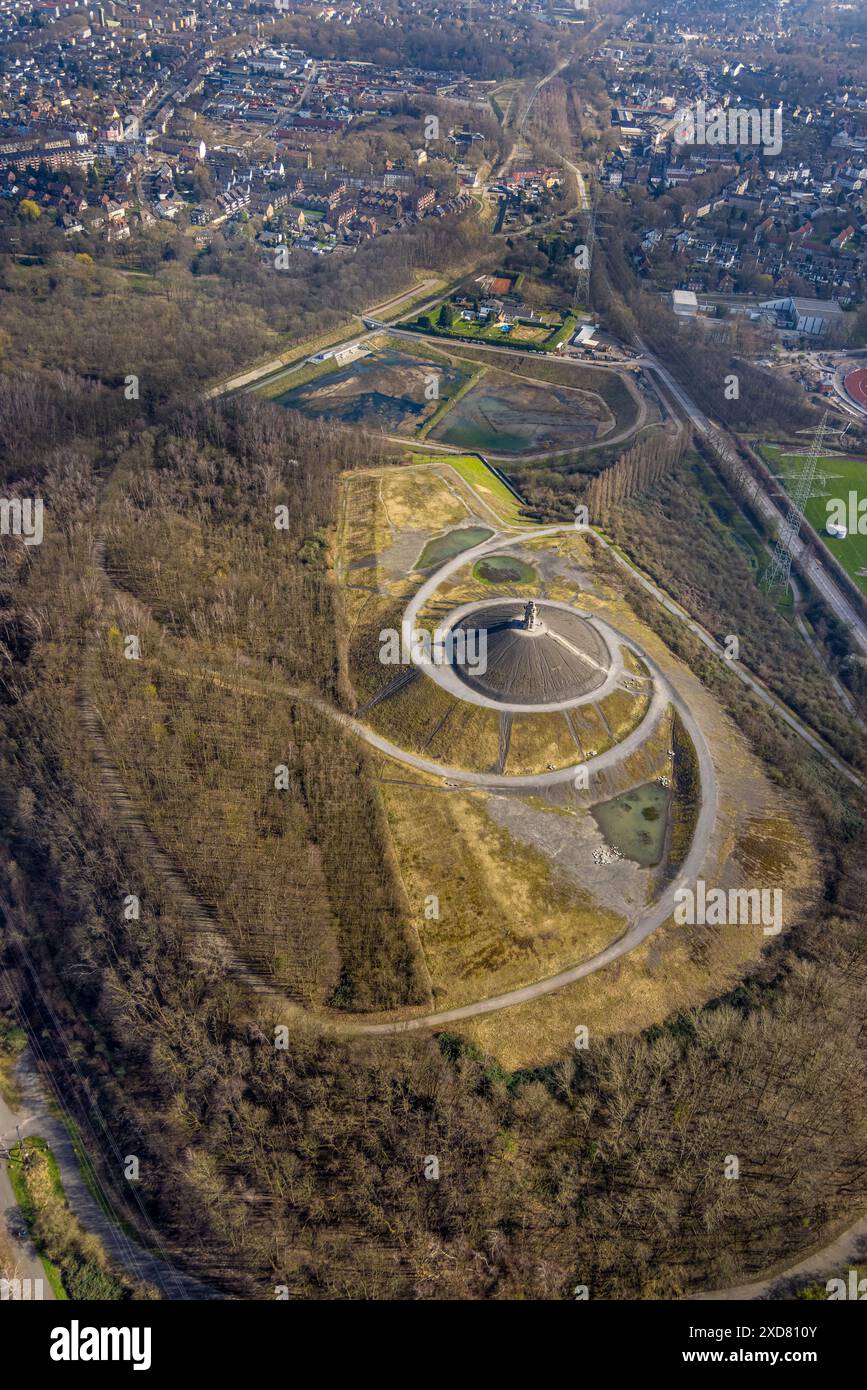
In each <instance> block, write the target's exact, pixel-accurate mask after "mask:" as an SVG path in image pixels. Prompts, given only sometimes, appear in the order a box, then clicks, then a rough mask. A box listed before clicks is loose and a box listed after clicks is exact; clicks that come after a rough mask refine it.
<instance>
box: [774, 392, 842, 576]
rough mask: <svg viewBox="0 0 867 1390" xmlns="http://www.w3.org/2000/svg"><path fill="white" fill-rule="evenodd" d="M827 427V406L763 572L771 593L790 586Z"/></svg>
mask: <svg viewBox="0 0 867 1390" xmlns="http://www.w3.org/2000/svg"><path fill="white" fill-rule="evenodd" d="M827 427H828V411H827V410H826V411H825V414H824V415H823V416H822V418H821V420H820V421H819V425H818V428H817V430H816V433H815V434H814V435H813V442H812V444H811V445H810V452H809V454H808V455H807V457H806V459H805V460H804V466H803V468H802V469H801V472H800V474H799V475H798V478H797V481H796V482H795V486H794V488H793V489H792V492H791V494H790V497H789V508H788V511H787V512H786V519H785V521H784V522H783V525H782V528H781V530H780V534H779V536H778V537H777V544H776V546H775V547H774V557H773V559H772V560H771V563H770V565H769V566H768V568H767V569H766V570H765V572H764V574H763V575H762V588H763V589H767V590H768V592H769V593H770V592H771V591H772V590H773V589H776V588H777V586H778V585H780V584H784V585H785V586H786V587H787V588H788V584H789V574H790V573H791V569H792V548H793V546H794V544H795V541H796V540H797V538H798V532H799V531H800V529H801V520H802V517H803V512H804V508H805V506H806V505H807V500H808V498H809V497H810V494H811V493H812V491H813V480H814V478H815V476H816V465H817V463H818V462H819V456H820V454H821V453H822V444H823V442H824V439H825V435H826V433H827Z"/></svg>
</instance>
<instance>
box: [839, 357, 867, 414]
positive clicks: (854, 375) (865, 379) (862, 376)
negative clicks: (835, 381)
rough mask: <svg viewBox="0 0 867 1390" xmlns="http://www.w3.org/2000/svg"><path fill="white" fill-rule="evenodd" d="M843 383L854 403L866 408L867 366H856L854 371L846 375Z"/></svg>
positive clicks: (863, 408)
mask: <svg viewBox="0 0 867 1390" xmlns="http://www.w3.org/2000/svg"><path fill="white" fill-rule="evenodd" d="M843 385H844V386H845V387H846V391H847V393H848V395H850V396H851V397H852V400H853V401H854V402H855V404H856V405H860V407H861V409H862V410H867V367H856V369H855V371H854V372H850V373H849V375H848V376H847V377H846V379H845V381H844V383H843Z"/></svg>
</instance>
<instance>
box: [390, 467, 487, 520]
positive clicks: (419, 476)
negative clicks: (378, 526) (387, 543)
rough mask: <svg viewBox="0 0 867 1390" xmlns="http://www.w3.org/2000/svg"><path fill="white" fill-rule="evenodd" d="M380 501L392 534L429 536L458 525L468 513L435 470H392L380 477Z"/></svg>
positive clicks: (459, 499)
mask: <svg viewBox="0 0 867 1390" xmlns="http://www.w3.org/2000/svg"><path fill="white" fill-rule="evenodd" d="M380 476H381V482H382V500H383V504H384V507H385V511H386V515H387V516H388V520H389V521H390V522H391V524H392V526H393V527H394V529H395V531H402V530H418V529H420V528H424V529H425V530H427V531H430V532H431V533H434V534H435V533H436V532H437V531H444V530H446V529H447V528H448V527H450V526H459V525H460V524H461V523H462V522H465V521H466V520H467V516H468V511H467V507H466V506H465V504H464V502H463V501H462V500H461V498H460V496H458V495H457V492H456V491H453V490H452V489H451V488H450V487H449V486H448V484H447V483H446V481H445V479H444V478H443V476H442V475H441V473H440V472H439V471H438V470H434V469H427V468H425V469H418V468H394V469H391V470H389V471H387V472H384V473H382V474H381V475H380Z"/></svg>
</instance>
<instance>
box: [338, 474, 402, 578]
mask: <svg viewBox="0 0 867 1390" xmlns="http://www.w3.org/2000/svg"><path fill="white" fill-rule="evenodd" d="M341 483H342V493H343V496H342V508H341V517H340V526H339V528H338V537H337V553H338V565H339V567H340V568H343V569H345V568H346V567H347V566H348V565H351V564H353V563H355V564H357V563H358V561H360V560H365V559H368V558H370V561H371V563H370V568H372V569H375V568H376V562H375V557H376V556H377V555H379V554H380V553H381V552H382V551H383V550H384V549H385V547H386V546H387V545H388V544H389V543H390V541H391V533H390V531H389V528H388V519H387V517H386V513H385V507H384V505H383V502H382V497H381V495H380V486H379V478H378V477H377V476H376V475H375V474H372V473H352V474H349V475H348V476H345V477H344V478H343V479H342V480H341ZM366 569H367V567H365V572H366ZM368 578H369V576H368Z"/></svg>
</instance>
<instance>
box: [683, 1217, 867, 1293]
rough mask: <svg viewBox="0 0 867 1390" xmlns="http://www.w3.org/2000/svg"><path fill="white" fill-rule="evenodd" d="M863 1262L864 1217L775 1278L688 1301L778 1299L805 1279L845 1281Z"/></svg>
mask: <svg viewBox="0 0 867 1390" xmlns="http://www.w3.org/2000/svg"><path fill="white" fill-rule="evenodd" d="M865 1259H867V1216H862V1217H859V1219H858V1220H857V1221H856V1222H854V1224H853V1225H851V1226H849V1227H848V1228H847V1229H846V1230H845V1231H843V1233H842V1234H841V1235H839V1236H837V1238H836V1239H835V1240H832V1241H831V1242H830V1244H828V1245H824V1246H822V1249H821V1250H816V1251H815V1252H814V1253H813V1254H812V1255H807V1256H805V1258H804V1259H803V1260H799V1261H798V1263H797V1264H794V1265H790V1266H789V1268H788V1269H784V1270H782V1271H781V1272H780V1273H779V1274H772V1275H770V1276H768V1278H766V1279H760V1280H758V1281H757V1282H756V1283H754V1284H737V1285H735V1286H734V1287H732V1288H730V1289H713V1290H710V1291H709V1292H707V1293H697V1294H692V1295H691V1299H690V1300H689V1301H691V1302H695V1303H734V1302H744V1301H745V1300H747V1299H757V1298H762V1299H764V1298H767V1299H782V1298H785V1297H786V1296H787V1294H788V1293H789V1291H790V1289H791V1288H792V1286H793V1285H795V1284H800V1283H801V1282H802V1281H803V1280H806V1279H811V1280H812V1279H815V1280H822V1281H824V1280H825V1279H827V1278H829V1277H831V1276H832V1275H833V1276H834V1277H839V1276H840V1275H841V1274H842V1276H843V1278H844V1279H845V1278H846V1272H847V1271H848V1270H849V1269H854V1268H855V1267H856V1266H858V1265H862V1266H863V1265H864V1263H865Z"/></svg>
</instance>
